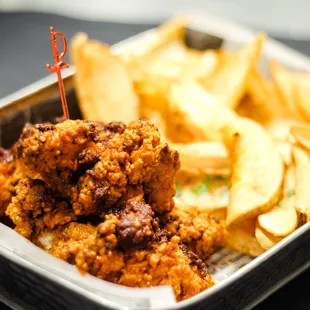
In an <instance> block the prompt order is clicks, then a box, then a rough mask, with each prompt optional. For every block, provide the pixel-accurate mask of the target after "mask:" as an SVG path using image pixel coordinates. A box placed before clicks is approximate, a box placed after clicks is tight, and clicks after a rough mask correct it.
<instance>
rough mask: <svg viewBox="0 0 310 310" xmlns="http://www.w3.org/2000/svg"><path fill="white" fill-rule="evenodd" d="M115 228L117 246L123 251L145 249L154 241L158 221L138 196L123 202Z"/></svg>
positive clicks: (141, 196) (141, 197) (149, 207)
mask: <svg viewBox="0 0 310 310" xmlns="http://www.w3.org/2000/svg"><path fill="white" fill-rule="evenodd" d="M118 219H119V223H118V225H117V228H116V235H117V239H118V244H119V246H120V247H122V248H123V249H132V248H136V249H137V248H146V247H147V246H148V243H149V242H151V241H153V240H154V237H155V232H156V231H157V230H158V227H159V225H158V220H157V219H156V218H154V212H153V210H152V208H151V206H150V205H148V204H146V203H145V201H144V199H143V195H142V194H140V195H138V196H135V197H133V198H131V199H128V200H126V201H125V202H124V204H123V206H122V208H121V210H120V212H119V214H118Z"/></svg>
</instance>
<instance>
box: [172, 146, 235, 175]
mask: <svg viewBox="0 0 310 310" xmlns="http://www.w3.org/2000/svg"><path fill="white" fill-rule="evenodd" d="M170 147H171V148H172V149H174V150H177V151H178V152H179V155H180V161H181V168H180V172H181V173H188V174H189V175H227V176H228V175H230V173H231V159H230V157H229V155H228V153H227V150H226V148H225V146H224V145H223V144H222V143H217V142H196V143H184V144H183V143H171V144H170Z"/></svg>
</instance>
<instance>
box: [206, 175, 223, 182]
mask: <svg viewBox="0 0 310 310" xmlns="http://www.w3.org/2000/svg"><path fill="white" fill-rule="evenodd" d="M204 181H205V182H206V183H208V182H210V181H229V178H228V177H226V176H223V175H214V176H213V175H207V176H205V178H204Z"/></svg>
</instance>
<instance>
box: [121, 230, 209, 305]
mask: <svg viewBox="0 0 310 310" xmlns="http://www.w3.org/2000/svg"><path fill="white" fill-rule="evenodd" d="M179 242H180V239H179V238H178V237H177V236H174V237H172V238H171V240H170V241H168V242H163V243H155V244H154V245H153V247H152V249H151V250H141V251H135V252H133V253H131V254H130V255H126V256H125V260H126V264H125V266H124V267H123V268H122V269H121V277H120V278H119V280H118V281H117V283H118V284H122V285H126V286H132V287H150V286H157V285H170V286H172V288H173V290H174V293H175V296H176V299H177V300H178V301H181V300H184V299H187V298H189V297H191V296H194V295H196V294H198V293H200V292H202V291H203V290H205V289H207V288H209V287H210V286H212V285H213V284H214V283H213V280H212V278H211V275H210V274H209V273H208V272H207V270H206V267H205V265H204V263H203V262H202V261H201V260H200V259H198V258H197V256H196V255H195V254H194V253H192V252H191V251H188V250H187V249H186V247H185V246H184V245H183V246H182V247H181V246H180V245H179ZM193 257H195V258H194V259H193V260H192V259H191V258H193Z"/></svg>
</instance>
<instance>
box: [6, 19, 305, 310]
mask: <svg viewBox="0 0 310 310" xmlns="http://www.w3.org/2000/svg"><path fill="white" fill-rule="evenodd" d="M50 25H53V26H54V27H55V30H56V31H61V32H63V33H64V34H65V35H66V37H67V39H68V40H70V38H71V37H72V36H73V35H74V34H75V33H76V32H79V31H84V32H86V33H88V34H89V36H90V37H91V38H94V39H98V40H101V41H104V42H106V43H108V44H114V43H117V42H119V41H121V40H123V39H126V38H128V37H130V36H132V35H134V34H137V33H139V32H142V31H144V30H147V29H149V28H152V27H153V26H154V25H153V24H143V25H142V24H139V25H134V24H130V25H129V24H120V23H104V22H87V21H80V20H74V19H69V18H64V17H59V16H55V15H47V14H36V13H0V98H1V97H4V96H6V95H9V94H10V93H12V92H14V91H16V90H18V89H20V88H22V87H24V86H27V85H29V84H31V83H32V82H35V81H37V80H39V79H41V78H43V77H45V76H47V75H48V74H49V73H48V72H47V71H46V69H45V64H46V63H52V55H51V48H50V41H49V26H50ZM270 36H272V34H270ZM276 39H278V40H280V41H281V42H283V43H285V44H287V45H289V46H291V47H293V48H295V49H297V50H299V51H301V52H303V53H305V54H307V55H310V41H294V40H287V39H284V38H276ZM0 268H1V266H0ZM309 287H310V271H308V272H306V273H304V274H302V275H301V276H299V277H298V278H296V279H295V280H293V281H292V282H290V283H289V284H287V285H286V286H284V287H283V288H282V289H280V290H279V291H278V292H276V293H275V294H273V295H272V296H271V297H269V298H268V299H266V300H265V301H264V302H263V303H261V304H260V305H259V306H258V307H256V308H255V310H269V309H272V310H274V309H294V310H309V309H310V294H309V293H308V291H309ZM4 309H5V310H7V309H8V308H7V307H5V306H4V305H3V304H1V302H0V310H4ZM219 310H221V309H219ZM236 310H239V309H236ZM240 310H241V309H240Z"/></svg>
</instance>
